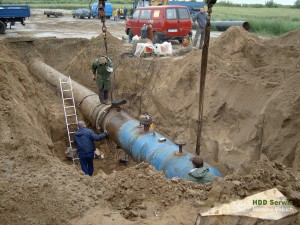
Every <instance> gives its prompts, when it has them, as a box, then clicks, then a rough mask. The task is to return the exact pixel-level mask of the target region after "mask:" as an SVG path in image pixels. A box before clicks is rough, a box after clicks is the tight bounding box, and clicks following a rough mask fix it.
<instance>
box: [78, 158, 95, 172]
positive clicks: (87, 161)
mask: <svg viewBox="0 0 300 225" xmlns="http://www.w3.org/2000/svg"><path fill="white" fill-rule="evenodd" d="M93 160H94V153H82V154H79V161H80V165H81V169H82V171H83V172H84V173H85V174H86V175H89V176H92V175H93V172H94V165H93Z"/></svg>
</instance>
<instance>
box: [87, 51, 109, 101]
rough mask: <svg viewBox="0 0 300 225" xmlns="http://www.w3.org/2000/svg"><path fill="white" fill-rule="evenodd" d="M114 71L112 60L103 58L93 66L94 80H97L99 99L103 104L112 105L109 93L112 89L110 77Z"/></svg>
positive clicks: (98, 59) (97, 60)
mask: <svg viewBox="0 0 300 225" xmlns="http://www.w3.org/2000/svg"><path fill="white" fill-rule="evenodd" d="M113 71H114V66H113V63H112V61H111V59H110V58H108V57H107V56H101V57H100V58H97V59H96V60H95V61H94V62H93V65H92V72H93V79H94V80H97V86H98V90H99V99H100V102H101V103H102V104H106V105H110V104H111V103H110V101H109V100H108V93H109V90H110V87H111V80H110V79H111V78H110V75H111V73H112V72H113Z"/></svg>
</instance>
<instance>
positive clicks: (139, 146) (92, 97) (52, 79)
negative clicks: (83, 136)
mask: <svg viewBox="0 0 300 225" xmlns="http://www.w3.org/2000/svg"><path fill="white" fill-rule="evenodd" d="M29 70H30V72H31V73H32V74H33V75H35V76H37V77H39V78H40V79H43V80H45V81H46V82H48V83H50V84H51V85H53V86H54V87H56V88H57V90H59V87H60V82H59V79H62V80H66V79H68V78H67V77H66V76H65V75H63V74H62V73H60V72H58V71H56V70H55V69H53V68H52V67H50V66H48V65H47V64H45V63H43V62H42V61H40V60H37V59H35V60H32V61H31V62H30V63H29ZM72 85H73V94H74V98H75V102H76V104H79V103H80V106H79V110H80V111H81V113H82V114H83V116H84V118H85V119H87V120H88V121H90V122H91V123H92V124H93V126H95V127H96V128H97V129H98V130H101V129H102V130H107V132H108V133H109V137H110V139H111V140H112V141H113V142H114V143H116V144H117V145H118V146H120V147H121V148H122V149H123V150H124V151H125V152H126V153H127V154H128V155H130V156H131V157H132V158H133V159H134V160H136V161H137V162H147V163H150V164H152V165H153V166H154V167H155V168H156V169H157V170H159V171H161V170H162V171H164V173H165V175H166V177H167V178H172V177H180V178H182V177H184V175H185V174H186V173H188V172H189V171H190V170H191V169H193V167H192V164H191V162H190V161H189V159H190V158H191V157H192V156H193V155H192V154H191V153H189V152H188V151H187V150H185V149H183V148H182V144H181V143H177V144H175V143H174V142H172V141H171V140H169V139H167V138H165V137H164V136H163V135H161V134H160V133H158V132H157V131H155V130H152V129H149V127H148V126H149V124H146V123H144V126H140V121H138V120H136V119H135V118H133V117H132V116H130V115H128V114H127V113H126V112H125V111H123V110H121V108H120V107H119V106H114V105H112V107H111V106H108V105H104V104H100V103H99V98H98V96H97V95H96V94H95V93H93V92H92V91H90V90H89V89H87V88H85V87H84V86H82V85H80V84H78V83H77V82H74V81H73V82H72ZM145 126H146V127H145ZM204 167H207V168H209V169H210V171H211V172H213V173H214V174H215V175H217V176H221V174H220V172H219V171H218V170H217V169H216V168H214V167H211V166H210V165H209V164H207V163H204Z"/></svg>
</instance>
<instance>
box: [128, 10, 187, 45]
mask: <svg viewBox="0 0 300 225" xmlns="http://www.w3.org/2000/svg"><path fill="white" fill-rule="evenodd" d="M149 20H153V25H152V27H153V39H154V40H153V41H154V43H159V42H161V41H165V40H178V41H179V42H182V39H183V38H184V37H186V36H192V21H191V17H190V13H189V11H188V8H187V7H185V6H169V5H167V6H148V7H141V8H137V9H136V11H135V12H134V14H133V16H132V17H130V18H128V19H127V21H126V29H125V32H126V34H127V35H129V40H131V39H132V37H133V36H135V35H138V36H141V28H142V26H143V25H144V24H147V22H148V21H149Z"/></svg>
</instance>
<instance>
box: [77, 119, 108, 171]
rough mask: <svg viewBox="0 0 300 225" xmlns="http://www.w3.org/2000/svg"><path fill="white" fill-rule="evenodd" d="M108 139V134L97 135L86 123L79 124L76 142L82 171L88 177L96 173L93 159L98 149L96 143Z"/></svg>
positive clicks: (80, 122)
mask: <svg viewBox="0 0 300 225" xmlns="http://www.w3.org/2000/svg"><path fill="white" fill-rule="evenodd" d="M107 137H108V134H107V132H103V133H102V134H98V135H97V134H95V133H94V131H92V130H91V129H88V128H86V125H85V122H84V121H79V122H78V130H77V131H76V132H75V133H74V141H75V144H76V147H77V153H78V156H79V160H80V165H81V169H82V171H83V172H84V173H85V174H86V175H89V176H92V175H93V172H94V165H93V159H94V154H95V149H96V148H95V143H94V141H100V140H102V139H105V138H107Z"/></svg>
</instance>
